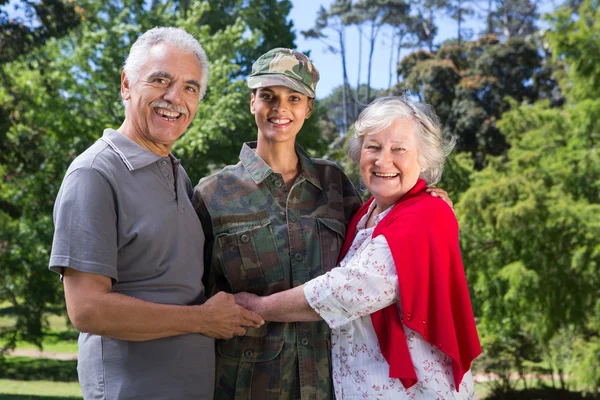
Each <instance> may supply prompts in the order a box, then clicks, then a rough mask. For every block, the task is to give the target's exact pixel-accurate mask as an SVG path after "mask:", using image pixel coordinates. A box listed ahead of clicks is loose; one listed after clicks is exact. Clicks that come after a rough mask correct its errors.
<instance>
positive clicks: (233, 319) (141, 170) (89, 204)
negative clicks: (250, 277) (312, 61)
mask: <svg viewBox="0 0 600 400" xmlns="http://www.w3.org/2000/svg"><path fill="white" fill-rule="evenodd" d="M207 81H208V63H207V60H206V55H205V53H204V50H203V49H202V47H201V46H200V44H199V43H198V42H197V41H196V39H194V38H193V37H192V36H191V35H189V34H188V33H186V32H184V31H182V30H180V29H175V28H155V29H152V30H150V31H148V32H146V33H145V34H143V35H142V36H141V37H140V38H139V39H138V40H137V41H136V42H135V43H134V45H133V46H132V47H131V51H130V54H129V57H128V58H127V61H126V62H125V66H124V69H123V73H122V76H121V96H122V98H123V102H124V103H125V120H124V122H123V124H122V125H121V127H120V128H119V129H117V130H113V129H106V130H105V131H104V135H103V136H102V137H101V138H100V139H99V140H98V141H97V142H96V143H95V144H94V145H92V146H91V147H90V148H88V149H87V150H86V151H85V152H84V153H83V154H81V155H80V156H79V157H77V159H76V160H75V161H73V163H72V164H71V166H70V167H69V169H68V170H67V173H66V175H65V178H64V180H63V183H62V186H61V188H60V191H59V193H58V197H57V200H56V205H55V209H54V221H55V226H56V230H55V234H54V242H53V246H52V255H51V258H50V269H51V270H52V271H55V272H58V273H60V274H61V277H62V278H63V280H64V289H65V298H66V303H67V311H68V314H69V318H70V319H71V321H72V322H73V325H74V326H75V327H76V328H77V329H78V330H79V331H81V332H82V333H81V334H80V337H79V364H78V373H79V380H80V383H81V388H82V391H83V394H84V397H85V398H86V399H129V398H136V399H188V398H190V399H191V398H194V399H209V398H212V396H213V385H214V343H213V338H231V337H232V336H234V335H243V334H244V333H245V330H246V327H249V326H252V327H259V326H260V325H261V324H262V323H263V321H262V319H261V318H260V317H259V316H258V315H256V314H254V313H252V312H250V311H247V310H245V309H244V308H242V307H240V306H237V305H236V304H235V302H234V299H233V296H232V295H229V294H225V293H218V294H217V295H215V296H214V297H212V298H211V299H210V300H206V298H205V297H204V287H203V285H202V281H201V278H202V274H203V271H204V268H203V265H202V258H203V254H202V248H203V246H202V243H203V241H204V236H203V232H202V227H201V225H200V222H199V220H198V218H197V216H196V213H195V211H194V208H193V207H192V205H191V202H190V196H191V193H192V186H191V183H190V180H189V178H188V176H187V175H186V173H185V171H184V169H183V168H182V167H181V165H180V164H179V160H177V159H176V158H175V157H174V156H173V155H172V154H171V153H170V150H171V147H172V146H173V143H174V142H175V141H176V140H177V139H178V138H179V137H180V136H181V135H182V134H183V133H184V131H185V130H186V129H187V127H188V125H189V124H190V122H191V121H192V119H193V118H194V115H195V113H196V108H197V106H198V102H199V101H200V100H201V99H202V97H203V95H204V93H205V91H206V85H207Z"/></svg>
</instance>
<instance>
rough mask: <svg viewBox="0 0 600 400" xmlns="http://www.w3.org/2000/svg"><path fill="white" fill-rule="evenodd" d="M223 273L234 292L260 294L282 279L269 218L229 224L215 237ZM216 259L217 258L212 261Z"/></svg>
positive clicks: (281, 270) (281, 269)
mask: <svg viewBox="0 0 600 400" xmlns="http://www.w3.org/2000/svg"><path fill="white" fill-rule="evenodd" d="M215 239H216V246H217V247H218V251H216V252H215V255H217V254H218V257H220V258H221V260H220V261H221V262H220V264H221V266H222V268H223V274H224V275H225V277H226V278H227V281H228V282H229V284H230V285H231V288H232V290H233V291H234V292H240V291H250V292H255V293H257V292H258V293H260V289H263V288H266V287H268V286H269V285H270V284H272V283H274V282H278V281H280V280H282V279H283V276H284V274H283V267H282V265H281V261H280V258H279V254H278V252H277V247H276V244H275V237H274V235H273V231H272V229H271V222H270V220H269V219H268V218H267V219H264V220H261V221H253V222H252V223H251V224H248V223H246V224H239V225H236V226H229V227H228V228H227V230H226V232H223V233H221V234H218V235H217V236H216V237H215ZM213 261H214V260H213Z"/></svg>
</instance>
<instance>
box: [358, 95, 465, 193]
mask: <svg viewBox="0 0 600 400" xmlns="http://www.w3.org/2000/svg"><path fill="white" fill-rule="evenodd" d="M398 118H410V119H411V120H413V121H414V122H415V126H416V127H417V129H416V130H415V133H416V135H417V143H418V150H419V156H418V161H419V164H420V166H421V168H422V171H421V174H420V177H421V178H422V179H424V180H425V181H426V182H427V184H428V185H433V184H435V183H437V182H439V181H440V179H441V178H442V171H443V169H444V162H445V161H446V157H447V156H448V154H450V152H451V151H452V149H453V148H454V145H455V144H456V140H455V138H454V137H450V138H448V139H446V138H445V137H444V135H443V133H442V128H441V126H440V121H439V118H438V116H437V114H436V113H435V110H434V109H433V107H431V106H430V105H428V104H423V103H415V102H412V101H410V100H408V99H407V98H406V97H403V96H402V97H400V96H388V97H381V98H379V99H376V100H374V101H373V102H372V103H371V104H369V105H368V106H367V108H365V109H364V110H363V111H362V112H361V113H360V115H359V116H358V120H357V121H356V123H355V124H354V135H353V136H352V139H351V140H350V147H349V149H348V155H349V156H350V158H351V159H352V161H354V162H355V163H357V164H358V163H360V152H361V148H362V144H363V141H364V138H365V136H366V135H372V134H375V133H377V132H380V131H382V130H383V129H386V128H387V127H389V126H390V125H391V124H392V123H393V122H394V121H395V120H397V119H398Z"/></svg>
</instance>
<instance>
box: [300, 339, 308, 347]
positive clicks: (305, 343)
mask: <svg viewBox="0 0 600 400" xmlns="http://www.w3.org/2000/svg"><path fill="white" fill-rule="evenodd" d="M300 343H302V346H306V345H308V339H307V338H305V337H303V338H302V339H300Z"/></svg>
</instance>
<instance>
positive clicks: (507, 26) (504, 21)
mask: <svg viewBox="0 0 600 400" xmlns="http://www.w3.org/2000/svg"><path fill="white" fill-rule="evenodd" d="M506 3H508V0H506V1H504V7H503V9H502V14H503V15H502V25H503V26H502V30H503V32H504V38H505V39H507V40H508V39H510V36H511V32H510V18H509V16H508V6H507V4H506Z"/></svg>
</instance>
